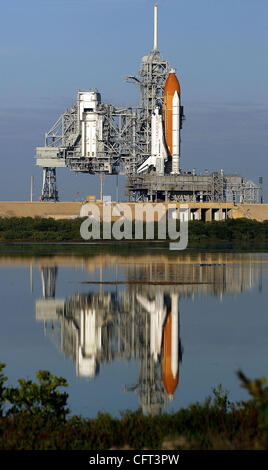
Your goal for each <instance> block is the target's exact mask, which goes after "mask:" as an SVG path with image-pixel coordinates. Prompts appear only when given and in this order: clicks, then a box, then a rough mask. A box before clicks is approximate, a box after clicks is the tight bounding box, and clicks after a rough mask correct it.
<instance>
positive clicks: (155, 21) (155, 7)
mask: <svg viewBox="0 0 268 470" xmlns="http://www.w3.org/2000/svg"><path fill="white" fill-rule="evenodd" d="M157 8H158V7H157V3H156V4H155V6H154V51H157Z"/></svg>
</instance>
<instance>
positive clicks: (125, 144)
mask: <svg viewBox="0 0 268 470" xmlns="http://www.w3.org/2000/svg"><path fill="white" fill-rule="evenodd" d="M126 81H127V82H129V83H133V84H135V86H137V87H138V89H139V92H140V103H139V106H137V107H135V108H134V107H127V108H122V107H116V106H114V105H113V104H106V103H102V101H101V95H100V93H99V92H98V90H96V89H90V90H88V91H80V90H79V91H78V94H77V102H76V104H74V106H73V107H72V108H71V109H70V110H66V111H65V112H64V113H63V114H62V115H61V116H60V117H59V119H58V120H57V121H56V122H55V124H54V125H53V126H52V128H51V129H50V130H49V131H48V132H47V133H46V135H45V146H44V147H37V149H36V164H37V165H38V166H41V167H42V168H43V185H42V193H41V198H40V200H41V201H58V189H57V183H56V168H59V167H67V168H69V170H71V171H74V172H79V173H88V174H94V175H100V176H101V177H103V175H105V174H108V175H109V174H110V175H113V174H119V173H120V174H125V175H126V176H127V193H128V200H129V201H133V202H134V201H146V202H157V201H165V202H169V201H174V202H200V203H202V202H231V203H250V204H255V203H258V202H259V201H260V202H262V178H260V179H259V184H258V185H257V184H256V183H254V182H252V181H250V180H247V179H246V178H245V177H243V176H240V175H236V174H235V175H227V174H225V173H224V170H223V169H221V170H219V171H218V172H208V171H206V172H205V174H197V172H196V170H195V169H193V170H192V171H184V170H183V169H182V168H181V152H180V143H181V129H182V126H183V121H184V109H183V106H181V90H180V84H179V82H178V79H177V77H176V74H175V70H174V69H172V68H171V67H170V64H169V62H168V61H166V60H165V59H164V58H163V57H162V56H161V54H160V51H159V50H158V45H157V5H155V7H154V47H153V49H152V51H151V52H150V53H149V54H148V55H146V56H144V57H143V58H142V62H141V67H140V70H139V72H138V76H133V75H129V76H127V77H126Z"/></svg>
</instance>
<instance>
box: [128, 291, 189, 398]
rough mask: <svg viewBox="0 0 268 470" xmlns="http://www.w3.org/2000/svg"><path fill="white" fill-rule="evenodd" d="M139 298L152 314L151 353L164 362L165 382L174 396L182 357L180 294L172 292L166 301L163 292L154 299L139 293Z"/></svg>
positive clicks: (163, 375)
mask: <svg viewBox="0 0 268 470" xmlns="http://www.w3.org/2000/svg"><path fill="white" fill-rule="evenodd" d="M137 300H138V302H139V303H140V304H141V305H142V307H143V308H144V309H145V310H147V312H148V313H150V315H151V323H150V338H151V342H150V345H151V355H152V356H153V358H154V360H155V361H157V360H159V359H160V360H161V362H162V379H163V384H164V387H165V390H166V392H167V394H168V396H169V397H170V398H172V396H173V395H174V392H175V390H176V388H177V385H178V380H179V360H180V359H181V349H180V339H179V308H178V305H179V298H178V295H177V294H172V295H171V299H170V298H168V299H166V300H167V301H166V302H165V299H164V296H163V295H162V294H157V295H156V298H155V300H153V301H150V300H148V299H147V298H146V297H143V296H141V295H139V294H137ZM170 300H171V301H170Z"/></svg>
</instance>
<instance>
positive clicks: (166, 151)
mask: <svg viewBox="0 0 268 470" xmlns="http://www.w3.org/2000/svg"><path fill="white" fill-rule="evenodd" d="M156 18H157V5H155V46H154V49H157V39H156V38H157V34H156V31H157V24H156V21H157V20H156ZM182 118H183V107H182V106H181V89H180V84H179V81H178V78H177V76H176V70H175V69H170V72H169V75H168V77H167V79H166V82H165V87H164V107H163V109H162V110H161V109H160V108H159V107H156V108H155V110H154V112H153V113H152V121H151V156H150V157H148V158H147V160H145V162H144V163H143V164H142V165H141V166H140V167H139V168H138V170H137V172H138V173H143V172H145V171H147V170H148V169H149V168H150V167H154V168H155V170H156V173H157V174H159V175H164V170H165V163H166V162H167V161H171V162H172V165H171V166H172V170H171V174H174V175H178V174H180V147H181V135H180V133H181V128H182Z"/></svg>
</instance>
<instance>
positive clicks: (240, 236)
mask: <svg viewBox="0 0 268 470" xmlns="http://www.w3.org/2000/svg"><path fill="white" fill-rule="evenodd" d="M83 220H85V218H76V219H71V220H70V219H62V220H54V219H52V218H47V219H45V218H41V217H34V218H31V217H10V218H3V217H2V218H1V217H0V241H2V242H5V241H16V240H17V241H32V242H68V241H69V242H71V241H78V242H83V241H84V240H83V239H82V238H81V235H80V225H81V223H82V221H83ZM133 226H134V224H133ZM177 230H178V231H179V222H178V226H177ZM101 233H102V227H101ZM134 233H135V232H134V227H133V239H134ZM143 233H144V239H145V237H146V235H145V233H146V232H145V227H144V230H143ZM154 233H155V239H157V223H155V230H154ZM189 240H190V242H206V241H215V240H216V241H217V240H219V241H228V242H233V241H240V242H241V241H242V242H243V241H244V242H245V241H246V242H248V241H254V242H255V241H258V242H268V220H266V221H264V222H257V221H256V220H251V219H246V218H243V219H227V220H226V221H212V222H203V221H197V220H193V221H190V222H189Z"/></svg>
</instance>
